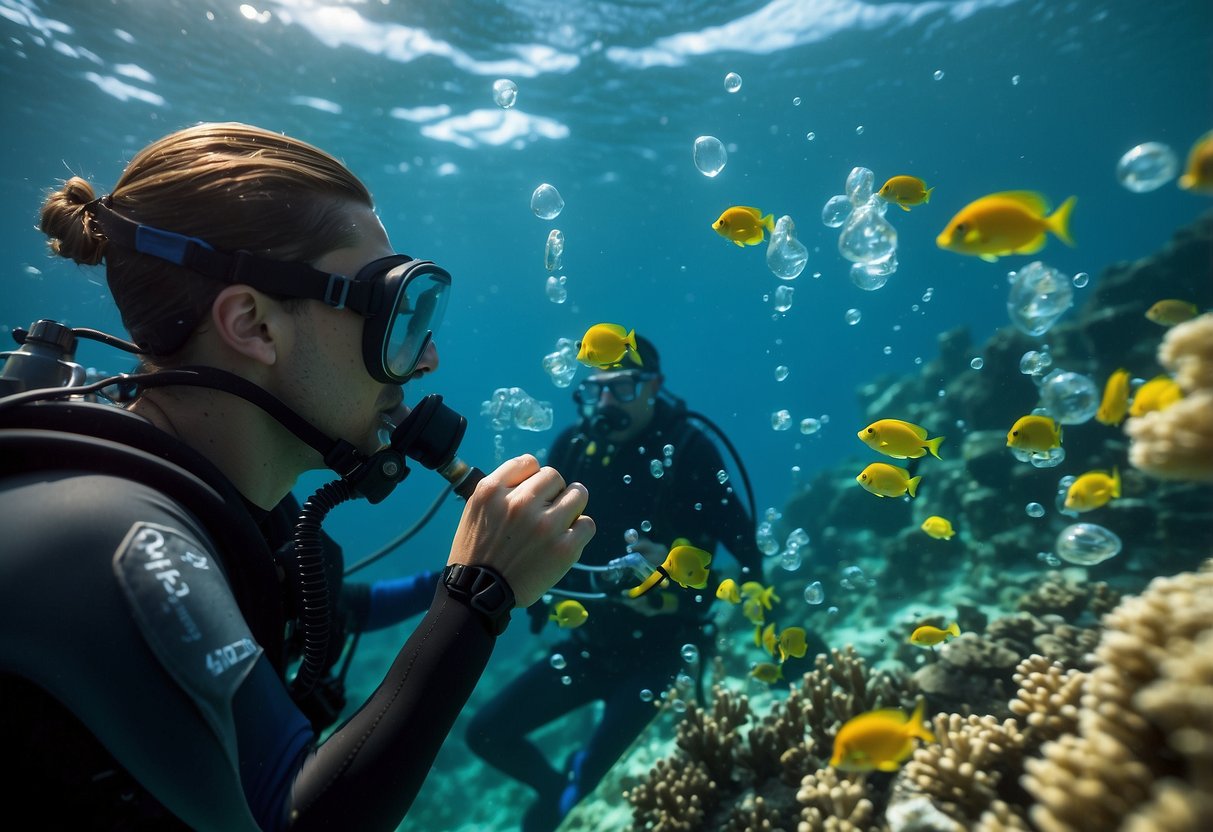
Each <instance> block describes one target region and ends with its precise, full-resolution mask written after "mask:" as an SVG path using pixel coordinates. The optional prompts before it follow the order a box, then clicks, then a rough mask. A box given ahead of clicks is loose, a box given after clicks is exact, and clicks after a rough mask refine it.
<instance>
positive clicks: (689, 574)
mask: <svg viewBox="0 0 1213 832" xmlns="http://www.w3.org/2000/svg"><path fill="white" fill-rule="evenodd" d="M711 562H712V555H711V553H710V552H705V551H704V550H703V549H698V548H696V547H694V546H675V547H674V548H673V549H671V550H670V553H669V554H668V555H666V557H665V562H664V563H662V564H661V566H659V567H657V569H656V570H655V571H654V572H653V574H652V575H649V576H648V577H647V578H645V579H644V582H643V583H641V584H640V586H637V587H633V588H632V589H629V590H628V592H627V594H628V597H629V598H639V597H640V596H641V595H644V594H645V593H646V592H648V591H649V590H650V589H652V588H653V587H655V586H657V585H658V584H659V583H661V582H662V581H664V580H666V579H667V578H668V579H669V580H671V581H673V582H674V583H676V584H678V585H679V586H680V587H682V588H683V589H687V588H693V589H703V588H704V587H705V586H707V585H708V564H709V563H711Z"/></svg>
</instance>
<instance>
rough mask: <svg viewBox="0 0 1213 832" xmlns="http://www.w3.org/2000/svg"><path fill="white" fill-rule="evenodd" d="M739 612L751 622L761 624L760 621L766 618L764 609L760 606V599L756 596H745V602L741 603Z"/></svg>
mask: <svg viewBox="0 0 1213 832" xmlns="http://www.w3.org/2000/svg"><path fill="white" fill-rule="evenodd" d="M741 614H742V615H744V616H745V617H746V619H747V620H749V622H750V623H751V624H756V625H758V626H762V622H763V621H765V620H766V617H767V615H766V610H765V609H764V608H763V606H762V601H761V600H759V599H758V598H747V599H746V600H745V603H744V604H742V605H741Z"/></svg>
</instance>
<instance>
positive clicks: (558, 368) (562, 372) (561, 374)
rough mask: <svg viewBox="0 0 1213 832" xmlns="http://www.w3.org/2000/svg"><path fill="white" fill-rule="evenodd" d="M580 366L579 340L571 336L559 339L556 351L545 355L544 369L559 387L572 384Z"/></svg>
mask: <svg viewBox="0 0 1213 832" xmlns="http://www.w3.org/2000/svg"><path fill="white" fill-rule="evenodd" d="M549 280H550V278H549ZM578 366H579V365H578V364H577V342H576V341H574V340H572V339H571V338H560V339H559V340H557V341H556V351H555V352H550V353H548V354H547V355H545V356H544V357H543V371H544V372H545V373H547V374H548V377H549V378H551V379H552V383H553V384H555V385H556V386H557V387H568V386H569V385H570V384H572V383H573V377H574V376H575V375H577V367H578Z"/></svg>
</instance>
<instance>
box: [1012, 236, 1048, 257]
mask: <svg viewBox="0 0 1213 832" xmlns="http://www.w3.org/2000/svg"><path fill="white" fill-rule="evenodd" d="M1048 241H1049V237H1048V235H1047V234H1045V233H1044V232H1043V231H1042V232H1041V233H1040V234H1039V235H1037V236H1036V237H1034V238H1033V239H1031V240H1030V241H1028V242H1027V243H1025V244H1024V245H1022V246H1020V247H1019V248H1017V249H1015V254H1035V253H1036V252H1038V251H1040V250H1041V249H1042V248H1044V247H1045V243H1047V242H1048Z"/></svg>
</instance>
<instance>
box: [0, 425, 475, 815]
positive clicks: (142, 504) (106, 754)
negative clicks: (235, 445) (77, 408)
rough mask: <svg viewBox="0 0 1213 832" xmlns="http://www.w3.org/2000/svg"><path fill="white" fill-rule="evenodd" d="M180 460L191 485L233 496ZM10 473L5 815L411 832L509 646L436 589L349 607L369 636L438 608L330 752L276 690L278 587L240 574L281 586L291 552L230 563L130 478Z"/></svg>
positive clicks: (388, 594)
mask: <svg viewBox="0 0 1213 832" xmlns="http://www.w3.org/2000/svg"><path fill="white" fill-rule="evenodd" d="M85 407H88V406H85ZM92 407H94V408H96V407H102V406H100V405H94V406H92ZM101 415H104V414H103V413H102V414H101ZM123 415H124V417H125V418H126V419H128V420H129V419H135V418H137V417H133V416H130V415H129V414H123ZM139 421H140V423H142V425H144V426H146V423H143V422H142V420H139ZM140 431H144V432H146V431H153V432H154V433H155V436H156V437H158V438H157V439H156V441H157V442H159V443H160V444H161V445H164V444H165V435H164V434H162V433H160V432H158V431H155V429H154V428H151V427H150V426H146V427H142V426H138V427H137V429H136V430H135V431H134V432H135V433H139V432H140ZM44 433H51V432H50V431H44ZM148 436H151V434H148ZM174 444H175V445H176V446H177V447H176V448H175V449H174V450H173V453H172V456H173V458H174V459H175V461H177V462H178V463H180V461H181V460H190V461H192V463H193V464H192V465H190V466H189V467H188V468H186V470H187V471H190V472H193V473H196V474H198V476H199V477H201V478H202V479H204V480H206V482H208V483H217V482H218V481H217V480H216V479H215V477H216V476H218V477H222V475H221V474H218V473H217V471H216V469H214V468H213V466H211V465H210V464H209V462H208V461H207V460H205V459H203V458H202V457H200V456H198V455H197V454H194V453H193V452H192V451H190V450H189V449H188V448H185V447H184V446H181V445H180V444H179V443H174ZM2 462H3V461H2V460H0V463H2ZM3 467H5V466H3V465H0V468H3ZM7 467H8V468H9V471H10V473H9V474H8V475H3V474H0V634H2V640H0V742H3V747H4V749H5V752H6V756H7V758H8V759H9V766H8V767H7V770H8V774H6V776H5V788H4V793H5V794H6V795H7V796H9V797H10V798H11V799H10V805H14V801H18V800H19V801H20V804H21V805H22V806H24V807H25V811H26V812H27V813H33V814H34V816H35V817H36V818H37V825H38V826H39V827H40V828H63V829H69V828H70V829H130V830H134V829H172V828H187V827H188V828H194V829H201V830H223V832H228V831H229V830H245V829H258V828H259V829H287V828H290V829H313V828H325V829H357V830H372V829H394V828H395V827H396V826H397V824H398V822H399V819H400V817H402V816H403V814H404V813H405V811H407V809H408V807H409V805H410V804H411V802H412V800H413V798H414V797H415V796H416V794H417V791H418V789H419V788H420V786H421V783H422V781H423V780H424V778H425V776H426V774H427V772H428V771H429V768H430V765H431V763H432V761H433V759H434V757H435V755H436V754H437V752H438V749H439V747H440V745H441V744H442V742H443V740H444V738H445V737H446V735H447V733H448V731H449V730H450V727H451V725H452V724H453V723H454V720H455V718H456V716H457V715H458V713H459V711H460V709H461V708H462V706H463V704H464V702H465V701H466V699H467V697H468V695H469V694H470V692H471V690H472V688H473V686H474V685H475V683H476V681H477V680H478V679H479V676H480V674H481V672H482V671H483V669H484V666H485V664H486V663H487V661H488V657H489V654H490V652H491V650H492V647H493V644H494V642H495V636H494V635H493V634H492V632H491V630H490V626H489V624H488V623H487V622H486V621H485V620H484V619H483V618H482V617H481V615H480V614H479V613H477V612H474V611H473V610H472V609H471V608H469V607H468V606H467V605H466V604H464V603H463V602H461V601H458V600H456V599H454V598H453V597H451V596H450V595H449V594H448V592H447V590H446V588H445V587H443V586H440V585H439V584H438V580H437V576H436V575H435V574H434V573H424V574H422V575H418V576H414V577H413V578H409V579H404V580H401V581H396V582H384V583H379V584H375V585H371V586H361V587H350V588H347V591H346V593H345V594H344V596H343V597H344V598H345V600H346V601H347V602H348V609H349V611H350V623H351V624H352V626H353V628H355V629H357V628H363V629H373V628H375V627H379V626H385V625H387V624H390V623H393V622H394V621H397V620H400V619H402V618H405V617H408V616H409V615H411V614H413V613H415V612H420V611H421V610H423V609H424V608H425V607H426V606H427V604H428V606H429V610H428V612H427V613H426V615H425V617H424V618H423V619H422V620H421V622H420V623H419V624H418V626H417V627H416V629H415V631H414V632H413V635H412V637H411V638H409V640H408V642H407V643H406V644H405V645H404V647H403V648H402V649H401V650H400V653H399V654H398V656H397V658H396V660H395V661H394V662H393V664H392V666H391V668H390V670H389V671H388V673H387V676H386V678H385V679H384V681H383V682H382V684H380V686H379V687H378V688H377V689H376V691H375V692H374V693H373V694H372V696H371V697H370V698H369V699H368V700H367V702H366V703H364V704H363V706H362V707H361V708H360V709H359V710H358V711H357V712H356V713H354V714H353V715H352V716H351V717H350V718H349V719H348V720H347V721H346V722H345V724H343V725H342V726H341V727H339V728H337V729H336V730H335V731H334V732H333V733H332V735H331V736H329V738H328V739H327V740H326V741H325V742H324V743H323V744H322V745H319V746H317V744H316V741H315V731H314V729H313V726H312V725H311V724H310V723H309V720H308V718H307V717H306V716H305V714H304V713H303V712H302V711H301V710H300V708H299V707H297V706H296V704H295V703H294V702H293V701H292V699H291V698H290V696H289V695H288V692H287V688H286V685H285V684H284V674H285V670H284V668H285V667H286V665H287V662H288V660H289V658H290V655H291V642H290V639H285V640H284V639H283V638H282V637H281V634H282V633H283V631H284V629H285V628H286V624H287V620H286V616H285V614H283V613H282V612H281V610H282V606H283V599H282V597H281V593H280V591H279V589H280V588H278V587H276V586H273V587H271V590H272V591H271V592H268V593H262V595H261V597H260V598H259V599H254V600H253V601H250V595H249V593H248V592H246V591H245V588H246V587H247V586H248V585H249V584H250V581H249V580H247V576H246V575H244V574H243V572H242V569H243V565H256V566H258V567H260V568H263V571H264V569H268V570H269V574H270V575H271V576H272V575H274V574H276V573H275V571H274V567H273V565H272V562H270V561H268V560H265V559H267V558H269V557H270V552H271V546H276V545H277V543H278V542H279V541H277V540H272V539H271V540H268V541H265V542H264V543H262V544H261V545H260V546H255V545H253V546H250V547H249V548H248V550H247V551H240V552H232V551H225V552H220V551H218V550H217V544H216V543H215V541H216V540H217V539H228V538H226V537H224V534H225V532H224V530H222V529H214V528H206V527H204V526H203V525H202V524H201V522H200V521H199V520H198V517H197V516H196V515H195V514H194V513H192V512H191V510H190V507H189V506H185V505H182V504H181V503H180V502H179V501H177V500H175V499H172V498H170V497H168V496H166V493H164V491H162V490H160V489H158V488H155V487H152V486H150V485H148V484H147V483H146V482H142V481H136V480H134V479H131V478H128V477H125V476H124V470H123V469H119V470H112V471H97V470H95V469H93V470H90V469H89V468H88V467H85V466H83V465H82V466H81V469H80V470H73V466H72V464H71V462H70V461H68V462H65V461H64V460H62V459H60V460H58V461H57V462H56V465H55V466H54V467H55V469H54V470H41V471H40V470H33V471H29V472H28V473H16V474H14V473H11V471H12V466H7ZM133 467H135V466H134V465H132V469H133ZM28 469H29V462H28V461H25V462H23V463H22V465H21V470H26V471H28ZM218 485H220V486H222V483H218ZM228 486H229V488H228V495H229V497H232V498H230V499H228V500H227V501H226V505H227V506H228V507H229V508H230V512H231V514H230V519H231V521H232V523H233V524H240V523H244V524H248V523H249V522H250V517H251V522H258V521H259V522H260V528H261V529H262V531H263V532H265V533H267V534H268V536H269V537H270V538H273V537H275V536H276V532H275V530H278V531H280V530H281V529H282V528H283V527H284V526H283V524H282V523H281V522H280V519H281V515H280V514H279V513H270V514H269V515H266V514H265V513H264V512H257V511H256V510H255V509H252V508H251V507H250V506H249V505H248V504H247V503H244V502H243V501H242V500H241V499H240V498H239V496H238V494H236V493H235V489H234V488H230V483H229V484H228ZM233 495H234V497H233ZM220 505H221V506H222V505H223V503H222V502H221V503H220ZM275 518H278V520H276V519H275ZM267 543H268V544H269V545H266V544H267ZM444 559H445V558H443V560H444ZM336 571H337V572H338V573H339V572H340V566H339V564H338V568H337V570H336ZM237 589H239V590H240V592H239V593H237V592H236V590H237ZM237 596H240V597H241V602H243V603H244V606H243V607H242V606H241V605H240V603H238V601H237ZM275 596H278V597H275ZM431 598H432V602H431V601H430V599H431ZM267 610H268V611H270V614H269V615H268V620H267ZM251 622H256V624H255V625H253V624H251ZM254 631H257V632H261V633H262V634H263V638H262V639H261V640H258V639H257V638H255V637H254V635H253V633H254ZM262 642H267V643H268V645H263V643H262Z"/></svg>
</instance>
